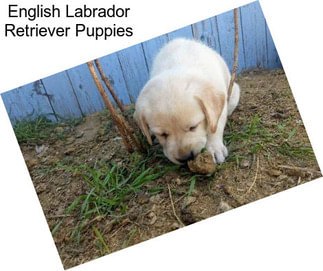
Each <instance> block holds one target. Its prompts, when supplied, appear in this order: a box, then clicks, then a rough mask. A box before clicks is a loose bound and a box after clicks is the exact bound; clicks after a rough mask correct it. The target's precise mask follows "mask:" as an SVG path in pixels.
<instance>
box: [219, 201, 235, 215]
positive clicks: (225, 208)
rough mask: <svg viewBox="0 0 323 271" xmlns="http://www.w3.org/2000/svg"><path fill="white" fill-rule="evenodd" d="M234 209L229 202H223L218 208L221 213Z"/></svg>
mask: <svg viewBox="0 0 323 271" xmlns="http://www.w3.org/2000/svg"><path fill="white" fill-rule="evenodd" d="M232 209H233V207H231V206H230V205H229V204H228V203H227V202H225V201H221V202H220V204H219V207H218V210H219V212H220V213H224V212H227V211H229V210H232Z"/></svg>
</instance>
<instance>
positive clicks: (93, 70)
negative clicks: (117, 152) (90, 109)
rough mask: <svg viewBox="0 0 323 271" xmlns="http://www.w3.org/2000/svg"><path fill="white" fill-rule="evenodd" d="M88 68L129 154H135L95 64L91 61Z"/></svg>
mask: <svg viewBox="0 0 323 271" xmlns="http://www.w3.org/2000/svg"><path fill="white" fill-rule="evenodd" d="M87 66H88V68H89V70H90V72H91V75H92V77H93V80H94V82H95V85H96V87H97V88H98V90H99V92H100V94H101V96H102V98H103V100H104V102H105V104H106V106H107V108H108V109H109V111H110V113H111V116H112V118H113V120H114V122H115V124H116V126H117V128H118V130H119V133H120V135H121V138H122V140H123V143H124V145H125V146H126V148H127V150H128V152H133V148H132V147H131V145H130V143H129V140H128V138H127V136H126V134H125V131H124V129H123V125H122V122H121V121H120V117H119V116H118V115H117V113H116V112H115V110H114V107H113V106H112V104H111V102H110V100H109V97H108V95H107V94H106V92H105V90H104V88H103V86H102V84H101V82H100V80H99V77H98V75H97V74H96V71H95V69H94V66H93V63H92V62H91V61H89V62H87Z"/></svg>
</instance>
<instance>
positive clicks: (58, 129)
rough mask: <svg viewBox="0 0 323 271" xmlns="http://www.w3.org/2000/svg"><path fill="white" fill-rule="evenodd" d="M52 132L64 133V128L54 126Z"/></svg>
mask: <svg viewBox="0 0 323 271" xmlns="http://www.w3.org/2000/svg"><path fill="white" fill-rule="evenodd" d="M54 132H55V133H56V134H62V133H64V128H63V127H56V128H55V129H54Z"/></svg>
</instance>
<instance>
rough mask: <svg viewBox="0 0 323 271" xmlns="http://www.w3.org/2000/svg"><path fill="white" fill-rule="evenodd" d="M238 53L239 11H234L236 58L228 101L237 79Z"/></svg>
mask: <svg viewBox="0 0 323 271" xmlns="http://www.w3.org/2000/svg"><path fill="white" fill-rule="evenodd" d="M238 52H239V24H238V9H237V8H235V9H234V58H233V69H232V75H231V79H230V84H229V88H228V100H229V99H230V97H231V93H232V88H233V83H234V80H235V78H236V73H237V69H238Z"/></svg>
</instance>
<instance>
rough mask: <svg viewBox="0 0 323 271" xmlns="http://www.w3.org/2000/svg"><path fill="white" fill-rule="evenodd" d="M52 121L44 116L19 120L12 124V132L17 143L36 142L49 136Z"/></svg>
mask: <svg viewBox="0 0 323 271" xmlns="http://www.w3.org/2000/svg"><path fill="white" fill-rule="evenodd" d="M52 126H53V122H52V121H50V120H48V119H47V118H46V117H44V116H39V117H37V118H36V119H34V120H20V121H17V122H16V124H15V125H14V132H15V134H16V137H17V140H18V142H19V143H31V144H38V143H39V142H41V141H42V140H45V139H48V138H49V137H50V132H51V131H50V128H51V127H52Z"/></svg>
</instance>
